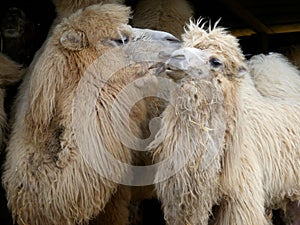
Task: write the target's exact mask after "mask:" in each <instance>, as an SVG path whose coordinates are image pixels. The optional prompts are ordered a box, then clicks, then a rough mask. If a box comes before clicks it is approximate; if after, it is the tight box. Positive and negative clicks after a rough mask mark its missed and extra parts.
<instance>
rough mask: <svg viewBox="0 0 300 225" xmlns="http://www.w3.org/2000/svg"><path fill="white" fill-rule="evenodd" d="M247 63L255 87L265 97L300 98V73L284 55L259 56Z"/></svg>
mask: <svg viewBox="0 0 300 225" xmlns="http://www.w3.org/2000/svg"><path fill="white" fill-rule="evenodd" d="M247 63H248V66H249V70H250V74H251V76H252V78H253V80H254V84H255V87H256V88H257V90H258V91H259V92H260V93H261V94H262V95H263V96H273V97H279V98H290V97H292V98H299V97H300V71H299V70H298V69H297V67H296V66H295V65H293V64H292V63H291V62H290V61H289V60H288V58H287V57H285V56H284V55H282V54H280V53H270V54H268V55H264V54H259V55H255V56H253V57H251V59H250V60H249V61H248V62H247Z"/></svg>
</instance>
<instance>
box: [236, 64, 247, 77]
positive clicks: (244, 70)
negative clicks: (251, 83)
mask: <svg viewBox="0 0 300 225" xmlns="http://www.w3.org/2000/svg"><path fill="white" fill-rule="evenodd" d="M247 73H248V69H247V67H246V66H244V65H242V66H240V67H239V68H238V74H237V77H243V76H245V75H246V74H247Z"/></svg>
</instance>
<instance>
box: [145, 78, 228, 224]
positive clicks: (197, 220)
mask: <svg viewBox="0 0 300 225" xmlns="http://www.w3.org/2000/svg"><path fill="white" fill-rule="evenodd" d="M198 90H204V91H203V92H199V91H198ZM214 114H216V115H218V116H219V115H223V116H224V117H223V118H222V117H221V116H220V117H215V116H214ZM224 119H225V110H224V105H223V96H222V92H221V90H220V89H219V88H218V86H217V85H216V83H215V82H214V81H211V80H205V79H204V80H199V79H197V77H187V78H186V79H184V80H182V82H180V83H179V84H178V86H177V88H176V89H175V90H174V92H173V93H172V94H171V99H170V105H168V106H167V108H166V109H165V111H164V112H163V114H162V123H161V124H162V127H161V129H160V130H159V132H158V134H157V135H156V138H155V140H154V141H153V142H152V143H151V144H150V145H149V149H152V150H153V149H155V151H154V153H153V154H154V161H155V162H159V161H162V160H168V164H167V165H166V166H160V167H158V172H157V179H158V180H164V176H165V174H167V173H168V172H171V173H172V171H176V170H178V169H179V168H178V167H179V166H180V165H182V164H184V163H185V162H184V161H185V160H187V163H186V165H184V167H183V168H182V169H181V170H179V172H177V173H176V174H175V175H174V176H172V177H170V178H169V179H167V180H164V181H162V182H159V183H157V184H156V185H155V186H156V191H157V195H158V197H159V199H160V200H161V201H162V207H163V211H164V217H165V219H166V221H167V224H172V225H178V224H207V221H208V217H209V213H210V212H211V207H212V205H213V204H216V203H217V202H218V199H219V195H220V190H219V186H218V184H219V182H220V181H219V175H218V174H219V172H220V170H221V160H220V159H221V157H223V154H224V152H223V150H222V148H223V136H224V135H225V124H224V123H223V120H224ZM212 141H214V142H212ZM211 155H212V156H211ZM208 160H209V161H208ZM207 161H208V162H207ZM203 164H207V165H203ZM204 202H205V204H203V203H204ZM198 210H199V211H198ZM199 212H201V213H199Z"/></svg>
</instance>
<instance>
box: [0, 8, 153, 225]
mask: <svg viewBox="0 0 300 225" xmlns="http://www.w3.org/2000/svg"><path fill="white" fill-rule="evenodd" d="M129 14H130V9H129V8H128V7H125V6H121V5H115V4H106V5H101V4H100V5H93V6H90V7H86V8H85V9H82V10H79V11H77V12H76V13H74V14H72V15H71V16H70V17H69V18H66V19H64V20H63V21H62V22H61V23H60V24H58V25H57V26H56V27H55V28H54V30H53V33H52V35H51V36H50V37H49V38H48V39H47V41H46V42H45V45H44V47H43V49H42V50H41V51H40V53H39V55H38V56H36V58H35V61H34V62H33V63H32V65H31V67H30V68H29V72H28V73H27V75H26V77H25V79H24V82H23V83H22V84H21V87H20V91H19V94H18V97H17V100H16V103H15V108H16V114H15V118H14V123H13V127H12V134H11V137H10V140H9V143H8V148H7V157H6V161H5V164H4V173H3V185H4V188H5V190H6V193H7V198H8V204H9V207H10V208H11V210H12V215H13V217H14V219H15V220H16V221H17V222H18V224H44V225H47V224H55V225H58V224H83V223H86V222H88V221H89V220H90V219H92V218H95V217H96V216H97V215H98V214H99V213H100V212H104V213H105V215H104V217H105V218H106V219H105V220H103V219H101V215H100V216H99V218H100V219H99V220H100V221H101V222H103V221H106V222H105V223H107V224H128V215H129V212H128V199H130V191H128V188H127V187H124V186H119V185H118V183H116V182H113V181H111V180H109V179H106V178H105V177H103V176H101V175H100V174H99V172H97V170H96V168H95V167H93V166H100V168H97V169H101V168H102V169H103V170H104V171H107V170H109V172H110V173H111V174H112V175H113V176H115V177H117V178H118V179H120V181H121V180H122V179H130V177H128V175H127V172H128V171H126V170H124V169H123V168H122V167H119V166H118V164H117V165H110V164H108V162H107V160H106V159H107V158H106V157H104V156H102V155H101V154H99V153H98V152H96V151H93V149H103V148H104V147H106V148H107V150H108V152H109V153H110V154H111V155H112V156H113V157H114V158H115V159H116V160H119V161H122V162H125V163H127V164H130V163H131V161H132V156H131V153H130V152H129V149H128V148H126V147H125V146H124V145H122V143H120V140H119V139H118V137H117V135H116V133H115V131H114V129H113V127H112V126H111V124H112V122H113V121H112V118H111V116H110V114H109V111H108V110H109V109H110V107H111V106H112V104H113V103H114V100H115V97H116V96H117V94H118V92H119V91H120V90H122V88H123V87H125V86H126V85H127V84H128V83H130V82H132V81H133V80H135V79H136V78H139V77H141V76H144V75H145V73H146V71H147V70H148V67H147V65H143V64H135V65H133V66H131V67H126V68H123V69H121V70H120V71H118V72H117V73H116V74H114V75H113V76H112V77H111V79H110V80H109V81H108V82H107V83H106V85H105V86H104V87H103V88H102V89H101V91H100V90H99V89H96V90H97V91H100V95H99V96H98V98H97V101H96V102H95V106H94V107H93V110H92V114H91V115H87V116H86V117H85V118H82V120H79V121H78V118H77V120H75V121H72V119H73V113H74V112H73V100H74V98H75V94H76V93H77V94H78V95H79V96H80V97H81V98H82V101H81V102H80V106H79V108H86V107H87V106H86V105H85V104H86V102H87V100H88V99H89V96H84V95H83V94H84V93H82V92H80V91H78V85H79V82H80V81H81V79H82V77H83V75H84V72H85V71H86V70H87V69H92V70H93V69H94V70H95V71H92V72H96V74H97V75H98V74H99V76H100V77H101V75H103V74H105V73H106V72H109V71H111V70H112V69H114V68H115V67H117V66H118V65H119V63H121V62H122V61H123V60H126V59H127V57H125V58H117V57H116V55H111V56H110V57H111V58H110V57H109V56H107V57H106V58H105V59H103V58H102V60H103V61H101V62H100V64H101V65H102V66H101V67H100V68H98V67H95V68H94V67H90V64H92V63H95V60H97V59H98V58H101V56H103V55H104V54H106V53H107V52H108V53H109V52H115V53H117V52H118V51H119V48H118V47H117V46H116V45H114V44H113V43H115V42H114V40H119V39H121V38H122V37H125V36H128V37H129V40H130V41H131V40H132V39H133V38H130V37H131V35H132V30H131V27H129V26H127V25H126V24H127V22H128V18H129ZM108 55H109V54H108ZM117 56H118V55H117ZM121 56H122V54H121ZM121 56H120V57H121ZM113 57H114V58H113ZM123 57H124V55H123ZM106 70H109V71H106ZM97 82H98V83H97ZM97 82H96V83H94V84H93V85H91V87H90V88H91V89H93V88H94V87H96V88H97V85H99V81H97ZM100 83H101V79H100ZM82 91H86V90H82ZM78 92H79V93H78ZM91 94H93V93H91ZM82 95H83V96H82ZM119 110H120V111H119V115H120V116H121V117H122V116H126V115H123V113H122V110H123V109H122V108H120V109H119ZM145 118H146V110H145V108H144V105H143V102H141V103H140V104H139V105H137V106H136V107H134V108H133V109H132V113H131V120H130V122H131V128H132V129H133V133H134V134H136V135H137V136H141V135H142V130H141V126H142V124H143V121H145V120H146V119H145ZM84 119H90V121H92V123H91V124H89V125H90V126H89V130H88V131H87V133H82V134H81V135H83V137H84V139H85V140H88V142H87V144H88V145H87V146H85V145H83V146H82V143H79V142H78V140H76V135H75V134H76V133H75V130H74V129H75V128H74V127H73V125H72V122H79V124H78V125H79V126H81V124H82V125H83V123H84V121H86V120H84ZM79 144H81V149H80V147H79ZM89 144H91V146H92V147H95V148H89V147H90V145H89ZM83 153H85V156H84V155H83ZM85 157H89V159H90V160H91V161H87V160H86V158H85ZM123 188H124V189H123ZM114 194H115V195H114ZM108 202H109V203H108ZM107 203H108V205H107ZM107 215H109V218H111V221H108V220H110V219H108V216H107ZM102 216H103V215H102Z"/></svg>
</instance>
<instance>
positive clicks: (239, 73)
mask: <svg viewBox="0 0 300 225" xmlns="http://www.w3.org/2000/svg"><path fill="white" fill-rule="evenodd" d="M203 28H204V25H202V26H200V23H197V24H193V23H191V24H190V25H189V26H188V29H187V31H186V33H185V34H184V35H183V40H184V43H185V45H186V46H188V47H195V48H198V49H201V50H202V51H199V53H198V57H199V58H202V61H204V63H203V62H201V61H199V64H200V65H203V67H202V69H201V70H202V73H203V75H201V77H203V81H202V82H204V81H205V80H209V79H211V81H210V83H211V85H214V84H215V85H216V88H215V90H214V91H213V92H211V93H210V95H209V96H210V97H211V96H214V95H215V94H216V93H218V92H216V90H218V89H220V90H221V92H222V95H223V104H224V108H225V112H226V115H225V119H224V114H223V113H222V112H221V113H219V112H218V111H217V110H215V109H214V108H213V107H212V106H210V108H211V109H210V110H209V112H211V118H213V119H208V121H210V120H212V121H214V120H218V119H215V118H219V121H221V122H223V123H224V126H226V132H225V135H223V137H222V132H220V133H219V135H220V136H217V138H215V139H214V141H213V142H214V143H216V146H219V145H218V144H219V143H220V138H223V140H224V146H223V148H219V151H220V153H219V154H220V155H221V156H220V157H221V158H222V159H221V160H219V159H220V158H218V157H216V158H215V160H216V162H212V163H211V164H212V165H214V164H218V163H221V166H220V167H219V168H220V169H219V170H216V169H215V167H214V166H212V167H208V168H207V170H203V169H202V170H201V169H194V168H193V167H190V166H189V163H192V165H193V163H195V162H196V159H195V158H194V157H191V159H190V161H189V162H188V163H187V164H186V166H185V167H184V168H183V169H182V170H180V171H179V172H178V173H177V174H176V175H175V176H174V177H171V178H170V179H168V180H166V181H162V182H160V183H158V184H157V185H156V188H157V192H158V195H159V198H160V199H161V201H162V203H163V209H164V213H165V215H166V220H167V222H168V224H207V219H208V215H209V212H210V211H211V205H212V204H211V203H212V202H219V210H218V213H217V217H216V219H215V222H216V223H217V224H224V225H225V224H227V225H238V224H248V225H258V224H259V225H263V224H269V223H270V221H269V219H268V217H267V215H266V209H276V208H285V205H286V202H287V201H288V200H300V195H299V194H300V192H299V191H300V180H299V179H300V173H299V170H298V168H299V166H300V163H299V162H300V153H299V146H300V141H299V138H297V137H298V136H299V135H300V128H299V126H298V123H299V122H300V117H299V113H297V112H299V110H300V105H299V103H298V102H297V101H295V100H293V99H287V100H280V99H272V98H269V97H264V96H262V95H261V94H260V93H259V92H258V91H257V89H256V88H255V86H254V83H253V80H252V79H251V76H250V75H249V73H248V72H247V68H246V65H245V62H244V56H243V54H242V52H241V50H240V48H239V44H238V41H237V39H236V38H235V37H233V36H231V35H230V34H228V33H227V32H226V30H225V29H224V28H221V27H213V28H211V27H209V28H208V29H207V30H205V29H203ZM207 55H209V57H207ZM183 56H185V57H183ZM176 57H178V59H181V61H183V62H181V63H179V64H178V63H177V64H175V70H174V71H175V72H176V73H178V69H181V70H183V71H185V70H186V67H184V66H186V64H188V63H189V62H191V61H190V60H186V58H187V55H186V54H182V53H180V54H178V55H177V56H176V55H173V58H176ZM184 60H186V61H184ZM169 63H171V65H169V67H170V68H171V69H172V67H174V64H173V63H172V60H170V62H169ZM178 65H179V66H178ZM182 65H184V66H182ZM176 66H177V68H176ZM191 66H194V67H196V66H195V65H191ZM208 67H209V68H208ZM207 68H208V71H209V72H207ZM173 69H174V68H173ZM199 73H200V74H201V71H200V72H199ZM189 76H190V74H187V75H186V77H189ZM186 77H184V78H183V80H182V81H181V82H184V79H187V78H186ZM197 83H198V82H197ZM199 83H200V82H199ZM195 92H199V95H200V94H202V95H204V96H207V95H206V92H209V89H208V88H207V87H206V88H205V89H203V88H202V89H196V90H195ZM175 96H176V95H175ZM180 99H186V101H187V100H188V99H191V97H190V95H181V97H180ZM220 104H222V103H221V102H220ZM193 107H195V108H196V107H197V105H195V106H194V105H193V106H191V108H193ZM175 108H176V107H175ZM184 109H185V108H184ZM185 111H187V110H186V109H185V110H181V111H180V113H183V112H185ZM187 112H189V111H187ZM202 112H203V110H202V111H200V110H199V111H197V112H195V113H194V114H196V115H198V116H200V115H201V114H202ZM204 112H205V111H204ZM180 113H179V112H178V113H177V114H175V113H173V114H172V113H169V112H168V111H167V110H166V111H165V112H164V120H165V123H164V124H163V126H162V128H161V131H160V132H159V135H158V137H157V138H159V137H160V134H161V133H162V132H164V130H167V129H168V127H172V126H173V127H174V126H175V125H177V124H178V123H174V122H173V121H178V120H181V119H184V117H183V116H178V115H181V114H180ZM178 117H179V118H178ZM189 123H190V122H189V120H188V119H185V121H184V122H183V123H182V124H189ZM219 126H221V125H219ZM168 130H169V133H168V135H167V136H166V137H167V138H165V140H164V141H162V140H156V141H155V142H154V144H152V145H151V146H150V147H151V148H152V149H155V151H154V156H155V157H154V158H155V159H156V160H157V159H160V160H161V159H164V158H165V157H166V156H168V154H169V153H170V152H173V151H174V152H175V151H176V150H177V149H178V150H177V151H179V152H180V153H178V154H186V151H187V148H185V147H181V146H182V145H183V146H184V145H189V146H193V145H194V142H195V141H194V140H198V139H200V140H202V139H203V137H205V135H206V133H205V132H195V131H194V130H192V132H189V135H188V136H187V135H186V134H185V132H184V129H168ZM193 132H194V133H193ZM181 135H184V136H183V137H181ZM186 137H194V140H193V139H191V138H186ZM182 140H183V141H182ZM184 141H185V142H184ZM183 143H184V144H183ZM208 146H210V145H208ZM207 148H208V147H207ZM208 149H209V148H208ZM196 150H197V151H196V152H197V153H198V152H199V153H198V154H201V150H199V148H196ZM222 152H223V153H222ZM175 163H177V164H178V163H180V161H179V162H175ZM171 165H172V166H173V167H176V164H175V165H173V164H171ZM200 165H201V164H200ZM172 166H170V168H171V169H172V168H173V167H172ZM200 168H201V167H200ZM189 170H190V171H191V172H190V173H188V172H186V171H189ZM216 171H217V172H216ZM161 173H162V174H163V171H160V172H159V173H158V177H160V176H162V175H161ZM207 177H209V179H207ZM213 177H215V178H213ZM211 179H214V181H215V182H216V183H217V184H216V185H215V186H217V187H218V189H216V188H215V187H214V186H213V185H211V182H210V181H211ZM200 180H203V182H200ZM206 180H207V182H205V181H206ZM198 185H200V188H199V189H198ZM171 187H172V188H171ZM178 187H179V188H178ZM195 190H198V191H195Z"/></svg>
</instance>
